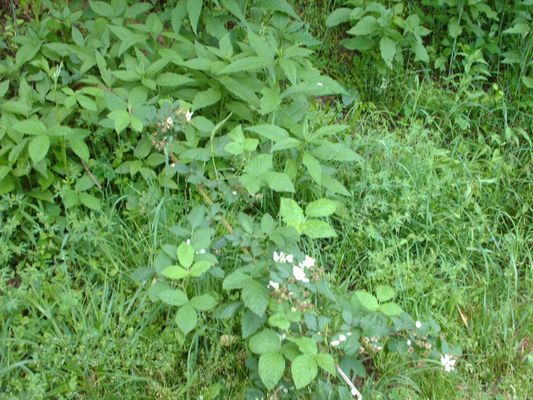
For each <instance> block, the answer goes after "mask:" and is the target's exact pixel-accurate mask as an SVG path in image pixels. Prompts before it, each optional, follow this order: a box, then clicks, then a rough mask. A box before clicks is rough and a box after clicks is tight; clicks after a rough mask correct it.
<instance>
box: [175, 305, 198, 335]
mask: <svg viewBox="0 0 533 400" xmlns="http://www.w3.org/2000/svg"><path fill="white" fill-rule="evenodd" d="M197 323H198V314H196V310H195V309H194V308H193V306H191V305H190V304H185V305H184V306H182V307H180V309H179V310H178V313H177V314H176V324H178V328H180V329H181V331H182V332H183V333H184V334H185V335H186V334H187V333H189V332H190V331H192V330H193V329H194V327H195V326H196V324H197Z"/></svg>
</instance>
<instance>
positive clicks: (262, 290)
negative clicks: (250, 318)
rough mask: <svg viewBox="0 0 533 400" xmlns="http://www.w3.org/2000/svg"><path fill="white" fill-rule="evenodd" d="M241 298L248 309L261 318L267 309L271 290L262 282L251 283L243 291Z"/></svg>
mask: <svg viewBox="0 0 533 400" xmlns="http://www.w3.org/2000/svg"><path fill="white" fill-rule="evenodd" d="M241 298H242V301H243V303H244V305H245V306H246V307H248V308H249V309H250V310H252V311H253V312H254V313H256V314H257V315H259V316H261V315H263V313H264V312H265V310H266V308H267V305H268V299H269V298H270V290H268V288H267V286H266V285H264V284H262V283H260V282H257V281H250V282H248V283H247V284H246V285H245V286H244V288H243V289H242V292H241Z"/></svg>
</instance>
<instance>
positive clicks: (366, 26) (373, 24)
mask: <svg viewBox="0 0 533 400" xmlns="http://www.w3.org/2000/svg"><path fill="white" fill-rule="evenodd" d="M377 32H379V23H378V20H377V19H376V17H373V16H371V15H368V16H366V17H363V18H361V19H360V20H359V22H357V24H355V26H354V27H353V28H352V29H350V30H349V31H348V33H349V34H350V35H358V36H359V35H372V34H375V33H377Z"/></svg>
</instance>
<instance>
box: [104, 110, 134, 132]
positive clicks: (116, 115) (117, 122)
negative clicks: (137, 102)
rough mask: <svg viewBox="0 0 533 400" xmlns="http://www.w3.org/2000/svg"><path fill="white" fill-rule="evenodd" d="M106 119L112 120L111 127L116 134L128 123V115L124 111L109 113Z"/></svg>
mask: <svg viewBox="0 0 533 400" xmlns="http://www.w3.org/2000/svg"><path fill="white" fill-rule="evenodd" d="M108 117H109V118H111V119H112V120H113V126H114V128H115V131H116V132H117V133H120V132H122V131H123V130H124V129H126V128H127V127H128V125H129V123H130V114H129V113H128V112H127V111H124V110H115V111H111V112H110V113H109V114H108Z"/></svg>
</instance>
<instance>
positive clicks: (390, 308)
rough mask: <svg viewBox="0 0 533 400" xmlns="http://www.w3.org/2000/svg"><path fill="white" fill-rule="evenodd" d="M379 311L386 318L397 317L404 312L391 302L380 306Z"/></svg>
mask: <svg viewBox="0 0 533 400" xmlns="http://www.w3.org/2000/svg"><path fill="white" fill-rule="evenodd" d="M379 311H380V312H382V313H383V314H385V315H386V316H387V317H397V316H398V315H400V314H402V313H403V312H404V311H403V310H402V308H401V307H400V306H399V305H398V304H396V303H391V302H389V303H385V304H382V305H380V306H379Z"/></svg>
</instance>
